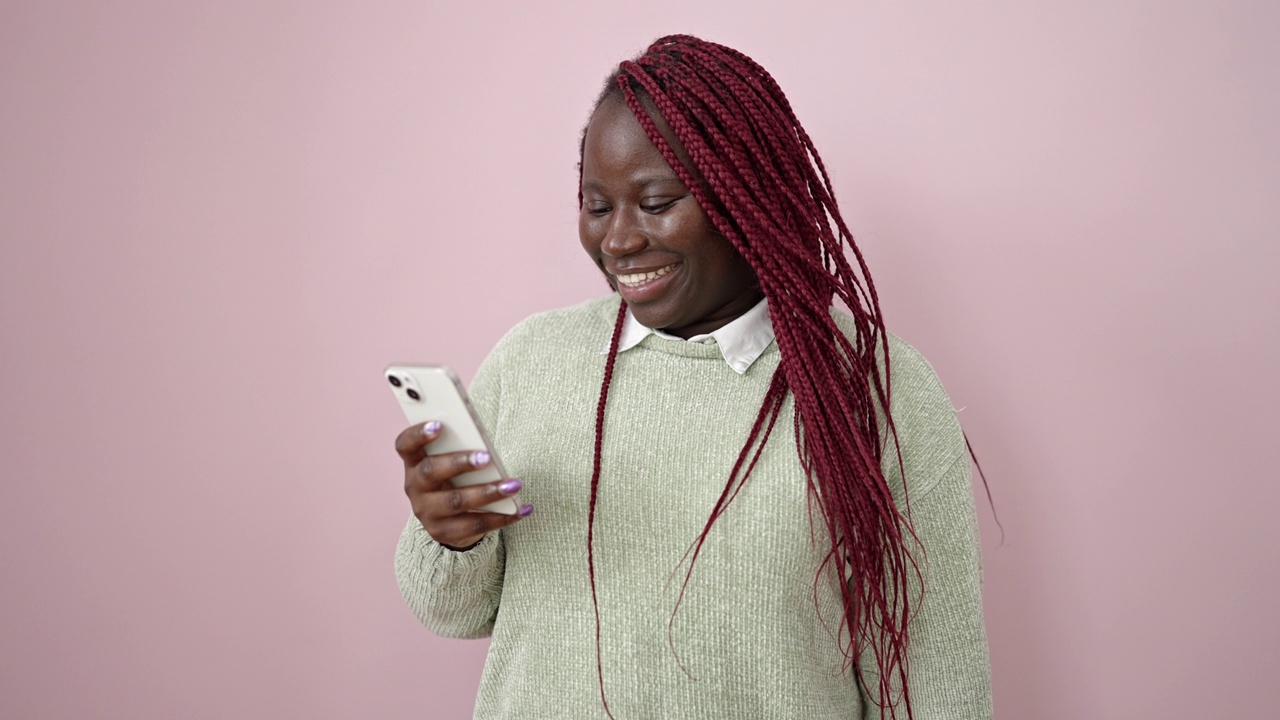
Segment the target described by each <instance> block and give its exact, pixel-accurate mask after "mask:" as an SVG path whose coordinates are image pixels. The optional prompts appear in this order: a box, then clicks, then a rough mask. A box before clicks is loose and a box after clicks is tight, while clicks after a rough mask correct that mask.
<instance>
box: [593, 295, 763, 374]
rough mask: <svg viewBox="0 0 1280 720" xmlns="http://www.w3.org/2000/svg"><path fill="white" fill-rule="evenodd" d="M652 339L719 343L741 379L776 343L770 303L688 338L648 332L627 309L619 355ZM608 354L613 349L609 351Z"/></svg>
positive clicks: (652, 331) (651, 330)
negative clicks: (715, 328)
mask: <svg viewBox="0 0 1280 720" xmlns="http://www.w3.org/2000/svg"><path fill="white" fill-rule="evenodd" d="M650 335H657V336H658V337H662V338H666V339H668V340H675V341H677V342H696V343H715V344H716V346H718V347H719V348H720V354H721V355H722V356H724V361H725V362H726V363H728V364H729V367H731V368H733V371H734V372H736V373H738V374H739V375H741V374H743V373H745V372H746V371H747V368H749V367H751V364H752V363H754V362H755V361H756V360H757V359H758V358H759V357H760V356H761V355H762V354H764V351H765V349H766V348H768V347H769V344H770V343H772V342H773V322H772V321H770V320H769V302H768V301H767V300H761V301H760V302H758V303H756V305H755V307H753V308H751V309H750V310H748V311H746V312H745V313H743V314H742V315H741V316H739V317H738V318H736V319H735V320H733V321H732V322H730V323H729V324H727V325H725V326H724V327H722V328H720V329H719V330H716V331H715V332H711V333H706V334H703V335H694V336H693V337H691V338H689V339H688V340H685V339H684V338H680V337H676V336H675V335H668V334H667V333H664V332H662V331H661V330H654V329H653V328H647V327H645V326H644V325H641V324H640V321H639V320H636V316H635V315H632V314H631V309H630V308H628V309H627V316H626V318H624V319H623V321H622V337H620V338H618V352H619V353H624V352H626V351H628V350H630V349H631V348H633V347H635V346H637V345H639V344H640V342H641V341H642V340H644V339H645V338H647V337H649V336H650ZM604 352H605V353H608V352H609V348H608V347H605V349H604Z"/></svg>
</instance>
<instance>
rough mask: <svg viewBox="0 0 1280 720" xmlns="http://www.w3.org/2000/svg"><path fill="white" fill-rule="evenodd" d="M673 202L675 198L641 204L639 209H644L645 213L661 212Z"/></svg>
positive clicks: (674, 202)
mask: <svg viewBox="0 0 1280 720" xmlns="http://www.w3.org/2000/svg"><path fill="white" fill-rule="evenodd" d="M675 204H676V201H675V200H668V201H666V202H660V203H652V204H649V205H641V206H640V209H641V210H644V211H645V212H647V213H650V214H653V215H657V214H658V213H660V212H663V211H664V210H666V209H667V208H670V207H671V206H672V205H675Z"/></svg>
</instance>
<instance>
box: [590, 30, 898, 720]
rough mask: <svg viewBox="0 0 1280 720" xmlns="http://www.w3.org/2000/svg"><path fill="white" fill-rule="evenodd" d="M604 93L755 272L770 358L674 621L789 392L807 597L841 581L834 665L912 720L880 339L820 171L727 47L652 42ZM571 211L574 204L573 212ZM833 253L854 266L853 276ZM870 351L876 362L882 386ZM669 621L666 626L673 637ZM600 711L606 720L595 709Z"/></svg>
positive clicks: (792, 126) (794, 129) (813, 153)
mask: <svg viewBox="0 0 1280 720" xmlns="http://www.w3.org/2000/svg"><path fill="white" fill-rule="evenodd" d="M611 94H620V95H621V96H622V98H623V99H624V100H625V101H626V104H627V106H628V107H629V108H630V110H631V112H632V113H633V114H634V115H635V117H636V119H637V120H638V121H639V123H640V125H641V127H643V129H644V131H645V133H646V135H648V137H649V139H650V141H652V142H653V144H654V145H655V146H656V147H657V148H658V150H659V151H660V152H661V153H662V156H663V158H664V159H665V160H666V161H667V164H668V165H670V166H671V168H672V170H673V171H674V172H675V173H676V174H677V176H678V177H679V178H680V180H681V181H682V182H683V183H684V184H685V185H686V186H687V187H688V188H689V191H690V193H691V194H692V195H693V196H694V198H695V199H696V201H697V202H698V204H699V206H700V207H701V208H702V209H703V211H705V212H706V214H707V216H708V218H709V219H710V221H711V223H712V224H713V225H714V227H715V228H716V230H717V231H718V232H719V233H720V234H722V235H724V237H725V238H727V239H728V241H729V242H730V243H732V245H733V247H734V248H735V249H736V250H737V252H738V253H740V254H741V255H742V256H743V258H745V259H746V261H747V263H748V264H749V265H750V266H751V268H752V269H753V271H754V272H755V274H756V277H757V279H758V281H759V286H760V291H761V292H762V294H763V295H764V296H765V298H767V300H768V302H769V314H770V318H771V320H772V323H773V327H774V333H775V336H776V338H777V343H778V349H779V352H780V356H781V360H780V363H779V366H778V369H777V370H776V371H775V373H774V376H773V378H772V380H771V382H770V385H769V389H768V391H767V392H766V395H765V399H764V402H763V404H762V406H761V408H760V411H759V413H758V414H757V416H756V420H755V423H754V424H753V426H752V428H751V432H750V433H749V435H748V437H747V439H746V442H745V444H744V445H743V447H742V450H741V451H740V452H739V455H738V458H737V461H736V462H735V464H734V466H733V470H732V471H731V473H730V475H729V478H728V479H727V480H726V483H725V486H724V489H723V490H722V492H721V494H720V496H719V498H718V499H717V501H716V504H715V506H714V507H713V509H712V511H711V514H710V516H709V518H708V519H707V522H706V525H705V526H704V528H703V530H702V532H701V534H700V535H699V537H698V538H697V539H696V540H695V541H694V542H693V544H692V545H691V546H690V548H689V550H688V551H687V552H686V554H685V558H686V559H688V561H689V564H688V568H687V570H686V572H685V577H684V581H683V583H682V585H681V591H680V596H679V599H678V600H677V603H676V608H675V611H678V610H679V607H680V603H681V602H682V601H683V599H684V590H685V588H687V586H688V583H689V580H690V578H691V576H692V572H693V566H694V564H695V563H696V561H697V559H698V557H699V554H700V553H701V551H702V548H703V546H704V543H705V542H706V540H707V537H708V534H709V533H710V531H711V527H712V525H713V524H714V523H715V521H716V520H717V519H719V518H720V516H721V515H722V514H723V513H724V511H725V509H726V508H727V507H728V505H729V504H730V503H731V502H732V501H733V499H734V498H735V497H736V496H737V494H738V492H739V491H741V489H742V487H743V486H744V484H745V483H746V481H747V479H748V478H749V477H750V475H751V472H752V470H753V469H754V467H755V464H756V461H757V460H758V459H759V457H760V454H761V452H762V451H763V448H764V446H765V444H766V443H767V442H768V439H769V436H770V435H771V433H772V431H773V428H774V425H775V423H776V421H777V419H778V416H779V414H780V412H781V409H782V405H783V401H784V400H785V398H786V396H787V395H788V393H789V394H790V395H791V396H792V397H793V398H794V402H795V417H794V424H795V437H796V451H797V453H798V455H799V459H800V463H801V466H802V467H803V469H804V471H805V475H806V477H807V478H808V482H809V490H810V493H809V497H810V508H811V513H812V508H813V506H814V505H816V506H817V507H818V510H819V516H820V517H821V518H822V522H823V524H824V525H825V527H826V530H827V534H828V536H829V538H830V547H829V549H828V551H827V552H826V554H825V556H824V559H823V560H822V562H821V565H820V567H819V569H818V571H817V576H816V577H815V592H816V591H817V583H818V581H819V579H820V578H821V577H822V576H823V575H824V574H825V573H828V572H836V573H838V574H839V576H840V577H841V579H842V580H843V582H840V583H838V585H839V587H840V592H841V600H842V603H843V608H844V612H843V616H842V618H841V623H840V628H839V629H838V630H837V632H836V637H837V639H838V642H839V643H840V645H841V649H842V650H843V652H844V653H845V659H846V663H847V665H848V666H851V667H852V668H853V671H854V673H855V674H856V675H857V676H858V678H859V681H860V682H862V681H863V680H864V674H863V672H862V669H861V668H860V667H859V666H858V664H857V659H858V657H859V656H860V655H862V654H864V653H869V654H870V656H871V657H874V660H875V666H876V668H875V669H876V672H875V675H876V677H877V678H878V681H877V682H878V688H875V690H876V692H872V691H871V690H872V689H871V688H867V690H868V695H869V696H870V698H871V700H872V701H873V702H875V703H876V704H878V705H879V707H880V715H881V717H882V718H884V717H887V718H897V717H898V709H899V707H901V709H903V710H904V711H905V713H906V717H907V718H910V717H911V714H912V711H911V699H910V695H909V692H908V686H907V655H906V650H907V625H908V620H909V618H910V615H911V609H912V607H913V598H912V597H910V594H909V588H910V584H909V580H910V579H911V577H912V576H913V575H914V576H915V577H917V578H918V577H919V569H918V567H917V565H916V563H915V560H914V558H913V557H912V555H911V553H910V552H909V550H908V540H909V539H910V538H911V537H912V531H911V528H910V522H909V512H906V513H904V512H901V511H899V509H898V507H897V505H896V503H895V501H894V499H893V495H892V493H891V491H890V489H889V485H888V483H887V481H886V479H885V476H884V473H883V472H882V470H881V460H882V456H883V452H884V448H885V442H884V441H885V440H887V439H892V448H893V452H894V453H895V454H896V460H897V463H898V465H899V469H900V470H901V469H902V454H901V451H900V449H899V447H898V439H897V432H896V430H895V428H894V425H893V418H892V417H891V415H890V413H889V408H890V397H889V357H888V333H887V331H886V330H885V326H884V321H883V319H882V316H881V313H880V307H879V298H878V296H877V294H876V290H875V285H874V283H873V282H872V280H871V275H870V272H869V271H868V269H867V265H866V262H865V260H864V258H863V256H862V253H861V252H860V251H859V249H858V247H857V246H856V245H855V244H854V242H853V239H852V235H851V233H850V232H849V229H848V226H847V225H846V224H845V222H844V220H843V218H842V217H841V216H840V211H839V208H838V207H837V204H836V200H835V195H834V192H833V189H832V184H831V180H830V177H829V175H828V173H827V169H826V166H825V165H824V164H823V162H822V159H821V157H820V156H819V155H818V151H817V149H816V148H815V147H814V144H813V141H812V140H811V138H810V137H809V135H808V133H806V132H805V130H804V128H803V127H802V126H801V124H800V122H799V120H798V119H796V116H795V113H794V111H793V110H792V108H791V104H790V102H789V101H788V100H787V97H786V95H785V94H784V93H783V92H782V89H781V88H780V87H779V86H778V84H777V82H776V81H775V80H774V79H773V78H772V77H771V76H770V75H769V73H768V72H767V71H766V70H765V69H764V68H763V67H761V66H760V65H759V64H758V63H756V62H755V61H754V60H752V59H751V58H749V57H747V56H746V55H744V54H742V53H740V52H738V51H736V50H733V49H731V48H727V47H724V46H722V45H717V44H715V43H710V42H705V41H702V40H699V39H697V38H693V37H690V36H687V35H672V36H668V37H664V38H661V39H659V40H657V41H655V42H654V43H653V44H652V45H651V46H650V47H649V48H648V50H647V51H646V52H645V53H644V54H643V55H641V56H640V57H638V58H636V59H635V60H633V61H626V62H623V63H621V64H620V65H619V67H618V70H617V72H616V73H615V74H614V75H613V76H611V78H610V82H609V84H608V85H606V88H605V91H604V93H603V94H602V95H601V98H600V100H599V101H597V107H598V106H599V103H600V102H602V101H603V100H604V98H605V97H607V96H608V95H611ZM655 117H660V118H661V119H662V120H663V121H664V122H665V124H666V125H667V126H669V127H670V128H671V132H672V133H673V134H674V137H675V140H676V141H677V142H676V143H672V142H670V141H669V140H668V139H667V138H666V137H664V136H663V134H662V132H661V131H660V130H659V128H658V125H657V123H656V121H655ZM681 153H683V157H682V156H681ZM580 187H581V186H580ZM581 199H582V195H581V191H580V190H579V203H581ZM846 252H852V254H853V259H854V263H850V261H849V258H848V256H847V255H846ZM855 264H856V267H855ZM836 300H838V301H839V302H840V303H841V304H843V305H844V306H845V307H847V308H848V310H849V313H850V315H851V316H852V318H853V325H854V332H853V334H852V337H848V336H846V335H845V333H844V332H843V331H842V330H841V329H840V327H839V326H837V324H836V321H835V319H834V318H833V316H832V314H831V308H832V305H833V302H835V301H836ZM624 312H625V303H624V304H623V306H622V308H620V310H619V316H618V320H617V324H616V325H615V328H614V335H613V340H612V342H611V347H610V352H609V358H608V361H607V363H606V369H605V377H604V383H603V386H602V387H601V391H600V402H599V406H598V409H597V418H596V444H595V460H594V466H593V474H592V479H591V498H590V503H589V507H590V509H589V512H588V528H587V544H588V549H587V558H588V567H589V573H590V575H591V590H592V602H593V604H594V605H595V606H596V608H595V611H596V667H597V672H598V673H599V676H600V691H601V698H602V701H603V700H604V676H603V666H602V661H601V657H600V614H599V605H598V602H597V600H596V585H595V564H594V562H595V561H594V551H593V549H592V547H591V544H592V538H593V529H594V522H595V507H596V497H597V494H598V485H599V479H600V454H601V448H602V440H603V433H604V412H605V406H606V399H607V396H608V389H609V384H610V381H611V378H612V374H613V367H614V361H615V359H616V356H617V346H618V337H619V333H620V329H621V327H622V318H623V313H624ZM877 351H879V352H881V353H882V354H883V358H882V359H883V371H882V370H881V367H880V362H879V359H878V358H877ZM878 410H879V411H882V412H881V415H882V417H879V418H878V414H877V411H878ZM904 493H905V484H904ZM815 501H816V502H815ZM811 516H812V515H811ZM683 563H684V559H682V561H681V565H683ZM674 618H675V613H674V611H673V614H672V620H671V622H672V623H673V622H674ZM671 632H672V625H671V624H669V625H668V643H669V644H671V647H672V651H673V653H674V651H675V647H674V642H673V641H672V636H671ZM845 632H847V633H848V635H847V636H845V635H844V633H845ZM676 657H677V661H679V656H678V654H677V656H676ZM681 667H682V668H683V667H684V665H683V663H682V664H681ZM864 687H865V684H864ZM604 705H605V711H606V713H608V712H609V707H608V702H607V701H604ZM610 717H612V715H611V714H610Z"/></svg>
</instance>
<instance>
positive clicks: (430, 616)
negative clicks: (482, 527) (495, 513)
mask: <svg viewBox="0 0 1280 720" xmlns="http://www.w3.org/2000/svg"><path fill="white" fill-rule="evenodd" d="M505 556H506V552H505V547H504V546H503V543H502V531H500V530H499V531H495V532H491V533H489V534H488V535H485V536H484V538H483V539H482V540H481V541H480V543H479V544H478V545H476V546H475V547H473V548H471V549H469V550H465V551H457V550H450V549H449V548H447V547H445V546H443V545H441V544H440V543H438V542H436V541H435V540H432V539H431V536H430V535H428V534H427V531H426V530H424V529H423V528H422V523H420V522H419V521H418V519H417V518H416V517H411V518H409V522H408V524H407V525H406V526H405V528H404V532H403V533H401V534H400V544H399V546H398V547H397V548H396V582H398V583H399V584H400V593H401V594H402V595H404V600H405V602H406V603H407V604H408V605H409V608H410V609H411V610H413V614H414V615H417V616H418V619H419V620H420V621H422V624H423V625H426V626H427V628H428V629H429V630H431V631H432V632H434V633H436V634H437V635H442V636H444V637H453V638H477V637H485V636H487V635H489V633H490V632H492V630H493V620H494V617H496V616H497V614H498V603H499V602H500V601H501V599H502V576H503V567H504V560H505Z"/></svg>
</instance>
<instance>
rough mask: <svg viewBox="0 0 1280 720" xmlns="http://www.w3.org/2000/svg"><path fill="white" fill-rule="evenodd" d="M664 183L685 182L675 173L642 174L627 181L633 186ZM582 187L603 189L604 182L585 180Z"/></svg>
mask: <svg viewBox="0 0 1280 720" xmlns="http://www.w3.org/2000/svg"><path fill="white" fill-rule="evenodd" d="M662 183H676V184H678V185H683V183H681V182H680V178H678V177H676V176H675V175H674V174H671V175H642V176H640V177H638V178H632V179H630V180H628V181H627V185H629V186H631V187H648V186H650V185H660V184H662ZM582 189H583V190H603V189H604V183H603V182H601V181H599V180H584V181H582Z"/></svg>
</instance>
